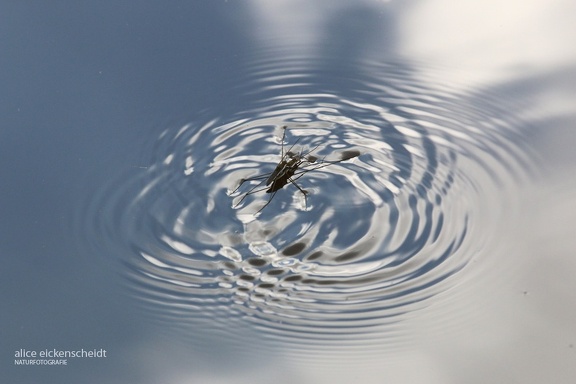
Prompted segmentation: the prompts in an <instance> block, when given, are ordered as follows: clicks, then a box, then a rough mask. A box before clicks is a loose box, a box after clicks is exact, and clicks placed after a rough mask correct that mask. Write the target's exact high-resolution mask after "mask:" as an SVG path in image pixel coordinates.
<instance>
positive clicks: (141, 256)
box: [83, 60, 527, 345]
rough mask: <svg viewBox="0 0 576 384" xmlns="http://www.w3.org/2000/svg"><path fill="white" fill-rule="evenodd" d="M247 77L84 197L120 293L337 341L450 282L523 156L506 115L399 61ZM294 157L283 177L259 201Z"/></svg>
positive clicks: (269, 67)
mask: <svg viewBox="0 0 576 384" xmlns="http://www.w3.org/2000/svg"><path fill="white" fill-rule="evenodd" d="M251 68H252V69H251V70H250V71H249V72H248V73H247V74H246V76H245V77H243V78H241V79H240V80H239V81H238V84H236V86H234V87H231V92H232V93H234V94H235V95H241V97H239V98H238V100H241V102H239V103H237V104H236V108H237V109H234V108H233V106H231V105H227V106H226V108H221V109H216V108H215V110H214V111H206V112H204V113H203V114H202V115H201V117H199V118H197V119H195V120H194V121H193V122H190V123H189V124H186V125H184V126H181V127H174V128H168V129H166V130H165V131H163V132H162V133H161V134H160V135H159V137H158V138H157V141H156V150H155V153H154V154H153V159H154V161H153V165H152V166H151V167H149V168H148V169H147V170H137V171H133V172H131V173H130V174H128V175H122V177H120V178H118V179H116V180H114V181H113V182H111V183H110V185H109V186H108V187H107V188H106V189H104V190H103V191H101V193H100V194H99V195H98V197H97V198H96V199H94V200H92V201H91V202H90V204H89V207H88V210H89V212H88V214H87V215H85V217H84V219H83V220H84V221H85V223H84V228H85V230H86V232H87V233H86V235H87V237H88V238H97V239H100V241H99V243H100V244H99V247H100V248H102V247H104V248H105V249H106V251H107V252H106V253H107V254H112V255H114V260H115V261H118V262H119V263H118V266H119V268H118V269H119V270H120V271H121V273H122V274H124V275H125V276H127V277H128V280H127V281H128V282H129V286H130V288H132V289H133V290H134V291H135V292H136V293H137V295H138V296H139V297H140V298H142V299H143V300H144V301H145V302H146V303H148V305H149V306H150V307H151V309H152V310H154V311H155V312H157V314H158V316H160V317H165V318H167V319H168V318H170V319H175V318H177V319H178V320H179V322H181V323H186V322H191V323H193V322H199V321H200V322H203V323H206V324H212V325H215V324H216V326H218V325H217V324H221V325H222V327H223V328H226V327H227V326H228V325H229V324H231V323H232V322H244V323H252V324H257V327H259V328H261V329H263V330H265V332H267V333H268V334H269V335H270V337H273V338H274V337H281V338H290V339H292V340H306V341H307V342H310V341H311V340H316V341H317V342H318V343H320V342H321V343H322V344H323V345H325V344H326V343H328V344H330V343H337V344H338V345H342V343H344V344H345V343H346V342H349V343H358V342H359V340H360V339H361V338H359V336H361V335H363V336H364V338H371V337H373V334H374V332H376V330H378V332H381V331H382V329H384V330H385V329H386V327H389V326H390V325H391V324H394V323H396V322H397V321H399V320H401V319H402V316H403V315H405V314H406V313H409V312H411V311H414V310H416V309H419V308H422V307H423V306H425V305H426V302H427V299H429V298H431V297H433V296H436V295H438V294H440V293H442V292H444V291H446V290H447V289H449V288H451V287H452V286H454V285H455V284H456V282H457V279H455V278H451V277H453V276H454V275H457V274H458V272H459V271H461V270H462V269H463V268H465V267H466V265H467V264H468V263H469V262H470V260H471V259H472V258H473V257H474V255H476V254H477V253H478V252H479V251H480V250H481V249H482V246H483V243H484V242H485V241H486V239H487V236H489V233H490V231H489V229H490V226H491V225H492V224H493V219H494V216H493V215H492V212H494V210H497V209H498V204H500V203H505V201H506V199H505V198H503V196H504V194H505V191H506V185H509V184H511V183H513V182H514V180H515V179H517V177H518V175H519V174H521V172H522V171H521V170H522V167H523V166H524V164H526V163H527V160H526V159H527V155H526V154H525V152H524V150H523V149H522V148H519V147H518V145H517V143H518V142H520V141H519V140H517V135H519V132H518V124H517V123H516V122H515V121H513V120H511V119H510V118H509V117H507V115H508V114H507V113H506V111H505V110H503V109H502V108H501V107H500V106H499V105H498V104H497V102H496V101H493V100H492V99H491V97H490V95H487V94H482V93H480V92H476V93H472V92H469V93H465V94H463V93H462V92H456V91H453V90H450V89H447V87H446V86H444V85H442V86H441V85H438V84H436V85H435V84H434V83H432V82H423V81H422V80H418V78H417V76H415V71H416V70H415V69H414V68H412V67H410V66H408V65H406V64H405V63H390V64H384V65H383V64H369V63H364V65H363V67H362V71H359V72H355V73H356V74H355V76H354V77H353V78H351V77H344V76H342V73H334V74H329V73H325V72H322V71H320V70H317V69H315V68H314V65H313V63H309V62H307V61H305V60H294V61H293V62H289V63H286V62H285V61H283V62H282V63H280V62H274V61H266V62H259V63H253V64H252V65H251ZM346 73H348V74H349V73H351V72H346ZM284 127H286V128H285V129H284ZM288 152H290V154H288ZM283 155H284V157H283ZM356 155H357V156H356ZM290 159H300V160H301V163H300V164H299V166H297V167H294V169H293V170H294V172H295V173H294V175H293V177H292V181H293V182H292V181H291V180H289V179H287V178H284V183H282V184H285V185H283V186H282V188H280V189H278V191H277V192H276V193H274V194H272V193H267V189H268V188H269V187H270V186H269V185H268V186H266V185H265V184H266V180H267V179H268V178H269V177H270V175H272V173H273V171H274V170H275V169H276V167H277V166H278V164H280V163H281V162H282V161H283V160H285V161H288V160H290ZM342 159H345V160H344V161H341V160H342ZM257 177H260V178H258V179H255V180H251V181H250V179H251V178H257ZM273 177H274V176H272V178H273ZM276 177H277V178H278V180H280V177H279V176H278V175H276ZM242 180H249V181H246V182H244V183H242ZM259 182H261V183H260V184H259ZM253 188H255V189H253ZM303 191H305V192H306V193H303ZM268 202H269V204H268V205H266V204H267V203H268ZM265 205H266V206H265ZM264 206H265V207H264ZM263 207H264V208H263ZM262 208H263V209H262ZM101 239H105V240H104V241H103V242H102V240H101ZM111 250H112V252H110V251H111ZM335 334H338V335H339V337H338V338H337V340H335V338H334V335H335ZM346 335H349V336H354V337H353V338H347V337H346ZM346 340H347V341H346Z"/></svg>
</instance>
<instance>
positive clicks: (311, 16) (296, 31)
mask: <svg viewBox="0 0 576 384" xmlns="http://www.w3.org/2000/svg"><path fill="white" fill-rule="evenodd" d="M250 5H251V11H252V13H253V15H254V22H255V25H254V26H253V27H252V28H253V31H254V37H255V38H256V39H257V40H259V41H260V42H261V43H262V44H263V45H270V44H272V45H276V46H277V45H280V46H283V47H285V48H288V49H290V48H292V49H296V50H297V51H298V52H299V53H303V54H306V53H312V52H317V51H318V50H319V49H326V44H333V45H334V46H335V47H336V48H338V47H340V48H342V47H346V46H347V47H348V48H350V49H353V50H354V51H356V50H358V49H362V48H365V49H376V48H379V47H381V44H380V43H378V39H380V40H382V41H385V42H386V43H388V42H390V40H391V38H390V36H387V35H386V34H383V33H378V29H380V28H386V30H387V31H390V30H391V29H390V23H391V20H390V19H388V17H387V15H388V14H390V12H391V10H392V9H393V5H392V4H388V3H387V2H386V1H379V0H360V1H354V2H350V1H333V0H324V1H305V0H296V1H294V0H276V1H266V0H252V1H251V2H250ZM327 32H328V33H331V34H332V35H331V36H329V35H327ZM370 36H371V37H370ZM386 45H388V44H386ZM379 52H380V54H381V55H389V52H388V51H386V50H385V49H381V50H380V51H379ZM353 53H355V52H353ZM346 58H347V57H343V59H346Z"/></svg>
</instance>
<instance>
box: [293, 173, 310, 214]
mask: <svg viewBox="0 0 576 384" xmlns="http://www.w3.org/2000/svg"><path fill="white" fill-rule="evenodd" d="M288 180H289V181H290V182H291V183H292V184H294V185H295V186H296V188H298V189H299V190H300V192H302V194H303V195H304V205H305V206H306V208H308V197H307V195H308V191H307V190H305V189H302V188H300V186H299V185H298V184H296V180H298V178H296V180H292V178H288Z"/></svg>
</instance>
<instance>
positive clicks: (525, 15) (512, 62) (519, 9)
mask: <svg viewBox="0 0 576 384" xmlns="http://www.w3.org/2000/svg"><path fill="white" fill-rule="evenodd" d="M575 11H576V3H575V2H573V1H570V0H557V1H552V2H550V1H547V0H533V1H528V2H526V1H521V0H516V1H508V2H501V1H496V0H491V1H473V0H468V1H449V0H433V1H423V2H417V3H415V4H414V6H413V7H412V8H411V10H410V11H409V12H407V13H406V14H404V15H403V19H404V22H403V23H400V27H401V28H400V31H399V32H400V35H401V38H402V41H401V44H400V45H399V46H400V47H401V51H402V53H403V54H405V55H407V56H409V57H416V58H418V59H420V60H425V61H428V62H436V63H439V64H441V65H446V66H449V67H456V68H461V69H466V70H473V71H475V75H476V76H478V71H483V74H484V75H485V76H489V77H490V78H492V77H493V76H494V75H495V72H497V74H498V75H499V76H498V77H499V78H502V76H505V77H508V78H510V77H514V76H515V75H516V74H521V73H522V70H524V71H528V72H531V71H534V70H538V69H540V70H549V69H550V67H554V66H558V65H563V64H566V63H572V62H573V61H574V59H575V58H576V50H574V49H573V48H572V47H571V44H570V41H574V40H575V37H576V29H575V28H574V14H575ZM476 80H478V77H476Z"/></svg>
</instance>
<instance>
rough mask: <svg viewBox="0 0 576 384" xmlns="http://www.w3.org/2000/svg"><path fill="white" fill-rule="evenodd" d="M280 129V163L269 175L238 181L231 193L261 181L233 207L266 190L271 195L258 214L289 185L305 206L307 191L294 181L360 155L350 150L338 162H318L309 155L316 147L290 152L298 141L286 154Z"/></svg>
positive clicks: (284, 132) (283, 136) (284, 128)
mask: <svg viewBox="0 0 576 384" xmlns="http://www.w3.org/2000/svg"><path fill="white" fill-rule="evenodd" d="M282 129H283V134H282V157H281V159H280V162H279V163H278V165H276V168H275V169H274V170H273V171H272V172H270V173H267V174H263V175H259V176H256V177H251V178H248V179H242V180H241V181H240V184H239V185H238V187H237V188H236V189H235V190H234V191H233V192H232V193H235V192H236V191H237V190H238V189H240V187H241V186H242V185H243V184H244V183H245V182H247V181H254V180H261V181H260V182H259V183H258V184H257V185H255V186H254V187H252V188H251V189H250V190H249V191H248V192H246V193H245V194H244V196H242V198H241V199H240V201H239V202H238V203H237V204H236V205H235V206H238V205H239V204H240V203H241V202H242V201H243V200H244V199H245V198H246V196H248V195H251V194H253V193H257V192H260V191H264V190H266V193H271V194H272V195H271V196H270V198H269V199H268V201H267V202H266V204H264V206H263V207H262V208H260V209H259V210H258V211H257V212H256V213H258V212H260V211H262V210H263V209H264V208H266V206H268V204H270V202H271V201H272V199H273V198H274V196H275V195H276V192H278V191H279V190H280V189H282V188H283V187H284V186H285V185H288V184H289V183H290V184H293V185H294V186H295V187H296V188H298V190H299V191H300V192H302V194H303V195H304V201H305V204H307V198H306V195H307V194H308V191H306V190H305V189H302V188H301V187H300V186H299V185H298V184H297V183H296V180H298V179H299V178H301V177H302V176H304V175H305V174H306V173H308V172H310V171H314V170H317V169H319V168H323V167H327V166H328V165H332V164H337V163H340V162H342V161H345V160H349V159H352V158H355V157H357V156H359V155H360V152H359V151H357V150H350V151H344V152H343V153H342V154H341V158H340V159H339V160H336V161H327V160H320V161H318V158H317V157H316V156H313V155H311V153H312V152H314V151H315V150H316V148H318V146H316V147H315V148H313V149H312V150H311V151H308V152H307V153H304V154H303V153H294V152H292V148H294V146H295V145H296V143H298V140H297V141H296V142H295V143H294V144H292V146H291V147H290V149H289V150H288V151H287V152H286V153H284V139H285V137H286V127H285V126H284V127H282ZM264 181H265V186H264V187H262V188H258V187H260V186H261V185H262V183H264Z"/></svg>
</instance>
